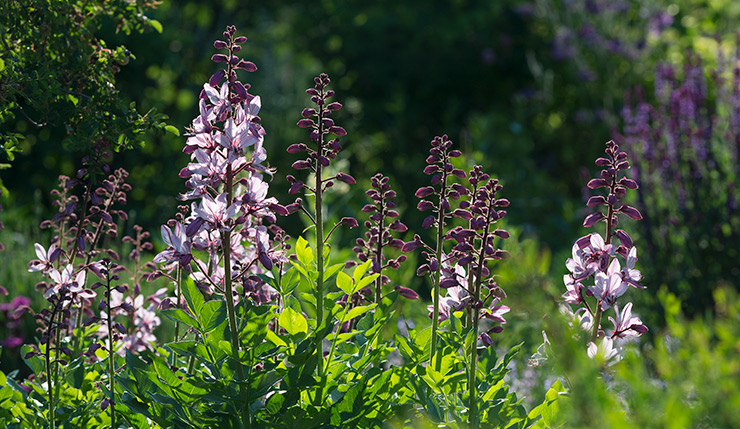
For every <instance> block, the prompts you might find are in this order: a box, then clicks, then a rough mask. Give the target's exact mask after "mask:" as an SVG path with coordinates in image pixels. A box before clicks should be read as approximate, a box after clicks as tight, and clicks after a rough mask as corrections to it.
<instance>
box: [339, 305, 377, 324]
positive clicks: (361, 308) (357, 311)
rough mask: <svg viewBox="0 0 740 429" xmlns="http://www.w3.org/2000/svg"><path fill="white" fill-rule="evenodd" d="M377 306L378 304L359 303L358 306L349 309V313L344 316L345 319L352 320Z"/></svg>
mask: <svg viewBox="0 0 740 429" xmlns="http://www.w3.org/2000/svg"><path fill="white" fill-rule="evenodd" d="M375 307H377V304H370V305H358V306H357V307H354V308H352V309H351V310H349V312H348V313H347V315H346V316H345V317H344V320H345V321H346V320H352V319H354V318H355V317H358V316H361V315H363V314H365V313H367V312H368V311H370V310H372V309H373V308H375Z"/></svg>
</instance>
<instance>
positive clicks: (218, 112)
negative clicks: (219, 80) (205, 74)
mask: <svg viewBox="0 0 740 429" xmlns="http://www.w3.org/2000/svg"><path fill="white" fill-rule="evenodd" d="M203 91H205V93H206V96H208V100H209V101H210V102H211V104H212V105H213V108H212V109H211V110H210V112H209V114H208V120H209V121H213V120H217V121H223V120H224V119H226V117H227V116H228V114H229V112H230V111H231V102H230V101H229V85H228V84H227V83H224V84H223V85H221V89H220V90H218V89H216V88H215V87H213V86H211V85H210V84H207V83H206V84H205V85H203Z"/></svg>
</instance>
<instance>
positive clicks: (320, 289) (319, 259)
mask: <svg viewBox="0 0 740 429" xmlns="http://www.w3.org/2000/svg"><path fill="white" fill-rule="evenodd" d="M320 97H323V89H322V90H321V94H320ZM318 119H319V120H318V124H319V140H318V143H317V146H318V147H317V150H316V153H318V154H319V155H322V153H323V150H324V124H323V122H324V121H323V120H324V113H323V109H319V116H318ZM321 175H322V168H321V163H320V162H318V160H317V161H316V181H315V185H316V188H315V192H316V201H315V205H314V213H315V219H316V271H317V272H318V276H317V277H316V333H317V335H316V345H315V347H316V359H317V361H318V363H317V365H316V368H317V371H318V376H319V379H320V380H321V384H320V390H319V391H318V392H316V397H315V398H314V400H315V402H316V405H319V404H320V403H321V396H323V391H324V383H325V382H326V380H325V379H324V361H323V359H324V352H323V346H322V341H323V338H321V335H318V333H319V332H320V331H319V329H321V327H322V325H323V322H324V224H323V222H324V216H323V210H322V204H323V199H322V197H323V189H322V186H323V181H322V179H321Z"/></svg>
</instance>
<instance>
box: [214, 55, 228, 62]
mask: <svg viewBox="0 0 740 429" xmlns="http://www.w3.org/2000/svg"><path fill="white" fill-rule="evenodd" d="M228 60H229V58H228V57H227V56H226V55H224V54H214V55H213V56H212V57H211V61H213V62H214V63H225V62H227V61H228Z"/></svg>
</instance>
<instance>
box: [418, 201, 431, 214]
mask: <svg viewBox="0 0 740 429" xmlns="http://www.w3.org/2000/svg"><path fill="white" fill-rule="evenodd" d="M416 208H417V210H419V211H422V212H425V211H427V210H433V209H434V203H432V202H431V201H427V200H421V201H419V204H417V205H416Z"/></svg>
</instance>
